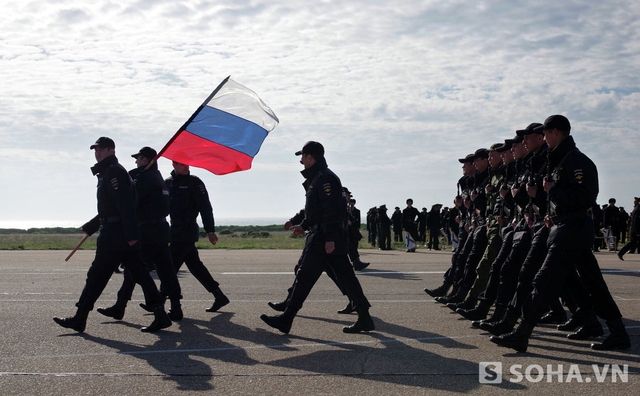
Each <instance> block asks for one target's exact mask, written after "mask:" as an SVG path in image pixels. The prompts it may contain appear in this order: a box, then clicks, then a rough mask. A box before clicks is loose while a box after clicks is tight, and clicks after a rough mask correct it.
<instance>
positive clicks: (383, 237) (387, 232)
mask: <svg viewBox="0 0 640 396" xmlns="http://www.w3.org/2000/svg"><path fill="white" fill-rule="evenodd" d="M378 248H379V249H380V250H391V219H390V218H389V216H387V205H381V206H380V207H379V208H378Z"/></svg>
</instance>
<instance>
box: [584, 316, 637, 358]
mask: <svg viewBox="0 0 640 396" xmlns="http://www.w3.org/2000/svg"><path fill="white" fill-rule="evenodd" d="M607 327H609V332H610V333H611V334H609V337H607V338H605V339H604V341H602V343H595V342H594V343H593V344H591V349H595V350H597V351H611V350H613V349H629V348H631V340H630V339H629V334H627V329H625V328H624V323H622V319H616V320H612V321H609V320H607Z"/></svg>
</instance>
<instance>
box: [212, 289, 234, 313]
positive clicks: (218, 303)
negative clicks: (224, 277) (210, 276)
mask: <svg viewBox="0 0 640 396" xmlns="http://www.w3.org/2000/svg"><path fill="white" fill-rule="evenodd" d="M213 297H214V298H215V300H214V301H213V305H212V306H211V308H207V312H216V311H217V310H219V309H220V308H222V307H224V306H225V305H227V304H229V299H228V298H227V296H225V295H224V293H223V292H222V290H220V288H219V287H218V288H216V290H214V291H213Z"/></svg>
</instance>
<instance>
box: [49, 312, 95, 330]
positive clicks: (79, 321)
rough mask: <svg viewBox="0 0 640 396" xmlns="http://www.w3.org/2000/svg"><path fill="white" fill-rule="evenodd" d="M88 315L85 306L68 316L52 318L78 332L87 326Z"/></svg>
mask: <svg viewBox="0 0 640 396" xmlns="http://www.w3.org/2000/svg"><path fill="white" fill-rule="evenodd" d="M88 316H89V310H88V309H85V308H78V310H77V311H76V314H75V315H74V316H72V317H70V318H59V317H55V318H53V321H54V322H56V323H57V324H59V325H60V326H62V327H66V328H67V329H73V330H75V331H77V332H78V333H82V332H84V329H85V328H86V327H87V317H88Z"/></svg>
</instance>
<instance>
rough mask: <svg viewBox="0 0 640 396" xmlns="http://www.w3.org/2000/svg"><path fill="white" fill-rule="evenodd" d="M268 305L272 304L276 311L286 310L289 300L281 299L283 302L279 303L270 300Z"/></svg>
mask: <svg viewBox="0 0 640 396" xmlns="http://www.w3.org/2000/svg"><path fill="white" fill-rule="evenodd" d="M267 305H268V306H270V307H271V309H273V310H275V311H278V312H284V310H285V309H287V301H286V300H285V301H281V302H277V303H274V302H271V301H269V302H268V303H267Z"/></svg>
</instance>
